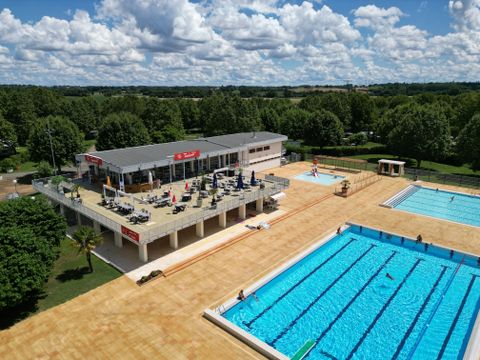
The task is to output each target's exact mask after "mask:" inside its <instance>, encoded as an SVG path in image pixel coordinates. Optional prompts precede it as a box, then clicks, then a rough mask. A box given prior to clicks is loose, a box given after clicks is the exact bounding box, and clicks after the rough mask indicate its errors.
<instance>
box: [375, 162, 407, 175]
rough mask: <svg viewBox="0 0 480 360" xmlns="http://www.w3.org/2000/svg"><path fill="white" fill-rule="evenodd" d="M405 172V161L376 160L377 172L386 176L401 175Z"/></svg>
mask: <svg viewBox="0 0 480 360" xmlns="http://www.w3.org/2000/svg"><path fill="white" fill-rule="evenodd" d="M404 173H405V161H397V160H387V159H381V160H378V174H379V175H388V176H402V175H403V174H404Z"/></svg>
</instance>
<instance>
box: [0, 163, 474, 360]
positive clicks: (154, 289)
mask: <svg viewBox="0 0 480 360" xmlns="http://www.w3.org/2000/svg"><path fill="white" fill-rule="evenodd" d="M305 166H308V164H305V163H304V164H303V165H302V164H292V165H288V166H286V167H285V168H281V169H274V170H273V171H272V172H275V175H279V176H288V175H289V174H290V175H293V174H296V173H300V172H301V171H305V170H304V168H305ZM407 184H408V181H407V180H405V179H390V178H383V179H382V180H381V181H380V182H378V183H375V184H373V185H371V186H369V187H367V188H365V189H364V190H362V191H360V192H358V193H357V194H355V195H353V196H351V197H349V198H346V199H344V198H340V197H337V196H333V197H330V198H328V199H326V200H325V201H322V202H319V203H318V204H316V205H314V206H312V207H309V208H308V209H306V210H304V211H302V212H299V213H298V214H296V215H295V216H291V217H288V218H286V219H284V220H282V221H280V222H278V223H276V224H274V225H273V226H272V228H271V229H270V230H269V231H260V232H258V233H253V234H252V236H249V237H247V238H245V239H244V240H242V241H239V242H237V243H235V244H233V245H232V246H230V247H228V248H226V249H224V250H222V251H219V252H217V253H215V254H213V255H211V256H209V257H208V258H205V259H203V260H201V261H199V262H197V263H195V264H193V265H192V266H190V267H188V268H186V269H184V270H182V271H180V272H178V273H175V274H173V275H172V276H170V277H167V278H161V279H158V280H154V281H152V282H151V283H148V284H147V285H145V286H142V287H138V286H137V285H135V284H134V283H133V282H132V281H131V280H130V279H128V278H127V277H126V276H123V277H121V278H118V279H116V280H114V281H112V282H109V283H107V284H105V285H103V286H101V287H99V288H97V289H94V290H92V291H90V292H88V293H86V294H84V295H81V296H79V297H77V298H75V299H73V300H71V301H68V302H66V303H64V304H62V305H59V306H57V307H55V308H52V309H49V310H47V311H44V312H42V313H40V314H38V315H35V316H33V317H31V318H29V319H26V320H25V321H22V322H21V323H19V324H17V325H15V326H14V327H12V328H11V329H9V330H6V331H3V332H0V354H2V358H3V359H10V358H15V359H26V358H45V359H46V358H48V359H52V358H53V359H67V358H68V359H71V358H74V359H81V358H89V359H120V358H121V359H260V358H262V357H261V356H260V355H259V354H258V353H256V352H255V351H253V350H251V349H250V348H249V347H248V346H246V345H244V344H243V343H241V342H240V341H238V340H236V339H235V338H234V337H232V336H230V335H228V334H227V333H225V332H224V331H222V330H221V329H219V328H218V327H216V326H215V325H213V324H211V323H210V322H209V321H207V320H205V319H203V318H202V316H201V314H202V311H203V310H204V309H205V308H207V307H215V306H218V305H219V304H221V303H223V302H224V301H225V300H227V299H228V298H231V297H232V296H234V295H235V294H236V293H238V290H239V289H241V288H244V287H246V286H248V285H249V284H252V283H253V282H254V281H256V280H258V279H259V278H261V277H262V276H264V275H265V274H267V273H268V272H270V271H272V270H273V269H274V268H276V267H277V266H279V265H280V264H281V263H283V262H285V261H286V260H287V259H289V258H291V257H292V256H294V255H295V254H298V253H299V252H301V251H302V250H304V249H306V248H307V247H308V246H310V245H311V244H313V243H314V242H316V241H317V240H318V239H320V238H321V237H322V236H324V235H325V234H326V233H328V232H331V231H332V230H334V229H336V228H337V227H338V226H339V225H340V224H342V223H344V222H345V221H348V220H352V221H356V222H361V223H364V224H365V225H369V226H376V227H381V228H383V229H384V230H386V231H392V232H396V233H399V234H405V235H407V236H416V235H417V234H418V233H421V234H422V236H423V239H424V241H426V242H433V243H438V244H441V245H444V246H452V247H455V248H457V249H459V250H466V251H471V252H474V253H477V254H480V230H477V229H472V228H471V227H465V226H463V225H460V224H454V223H449V222H445V221H441V220H435V219H430V218H426V217H421V216H417V215H414V214H408V213H401V212H399V211H395V210H391V209H386V208H382V207H379V206H378V204H379V203H381V202H383V201H384V200H385V199H388V198H389V197H391V196H392V195H394V194H395V193H397V192H398V191H400V190H401V189H403V188H404V187H405V186H406V185H407ZM440 188H442V186H440ZM327 192H328V190H327V188H325V187H322V186H320V185H315V184H307V183H304V182H299V181H295V180H293V181H292V187H291V189H289V190H287V198H286V199H285V204H284V206H283V210H285V211H287V210H288V209H294V208H297V207H298V206H299V205H300V206H301V205H302V204H305V203H307V202H312V200H315V199H319V198H320V197H322V196H324V195H325V193H327Z"/></svg>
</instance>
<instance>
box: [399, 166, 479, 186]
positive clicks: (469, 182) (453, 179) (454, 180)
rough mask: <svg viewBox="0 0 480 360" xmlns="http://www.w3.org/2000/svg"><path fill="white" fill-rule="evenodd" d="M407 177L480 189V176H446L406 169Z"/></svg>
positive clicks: (433, 172) (428, 171)
mask: <svg viewBox="0 0 480 360" xmlns="http://www.w3.org/2000/svg"><path fill="white" fill-rule="evenodd" d="M405 177H407V178H409V179H412V180H423V181H428V182H433V183H439V184H447V185H456V186H466V187H471V188H480V176H479V177H473V176H467V175H455V174H444V173H438V172H436V171H431V170H423V169H415V168H405Z"/></svg>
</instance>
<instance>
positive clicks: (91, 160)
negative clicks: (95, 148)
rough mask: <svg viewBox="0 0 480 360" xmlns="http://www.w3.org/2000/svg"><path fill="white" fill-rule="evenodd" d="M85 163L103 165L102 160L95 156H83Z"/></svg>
mask: <svg viewBox="0 0 480 360" xmlns="http://www.w3.org/2000/svg"><path fill="white" fill-rule="evenodd" d="M85 161H86V162H89V163H92V164H97V165H102V164H103V160H102V159H100V158H99V157H96V156H92V155H88V154H86V155H85Z"/></svg>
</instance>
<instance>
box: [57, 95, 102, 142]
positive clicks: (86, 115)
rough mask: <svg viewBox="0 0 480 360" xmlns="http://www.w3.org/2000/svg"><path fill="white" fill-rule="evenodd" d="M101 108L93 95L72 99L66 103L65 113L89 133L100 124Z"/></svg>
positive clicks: (82, 129) (83, 130)
mask: <svg viewBox="0 0 480 360" xmlns="http://www.w3.org/2000/svg"><path fill="white" fill-rule="evenodd" d="M99 113H100V108H99V105H98V103H97V102H96V100H95V99H93V98H92V97H91V96H89V97H82V98H80V99H75V100H72V101H71V102H69V103H66V104H65V107H64V114H65V116H66V117H68V118H69V119H70V120H71V121H72V122H73V123H74V124H76V125H77V126H78V128H79V129H80V131H82V132H83V133H84V134H87V133H88V132H89V131H91V130H95V129H96V128H97V126H98V119H99Z"/></svg>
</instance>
